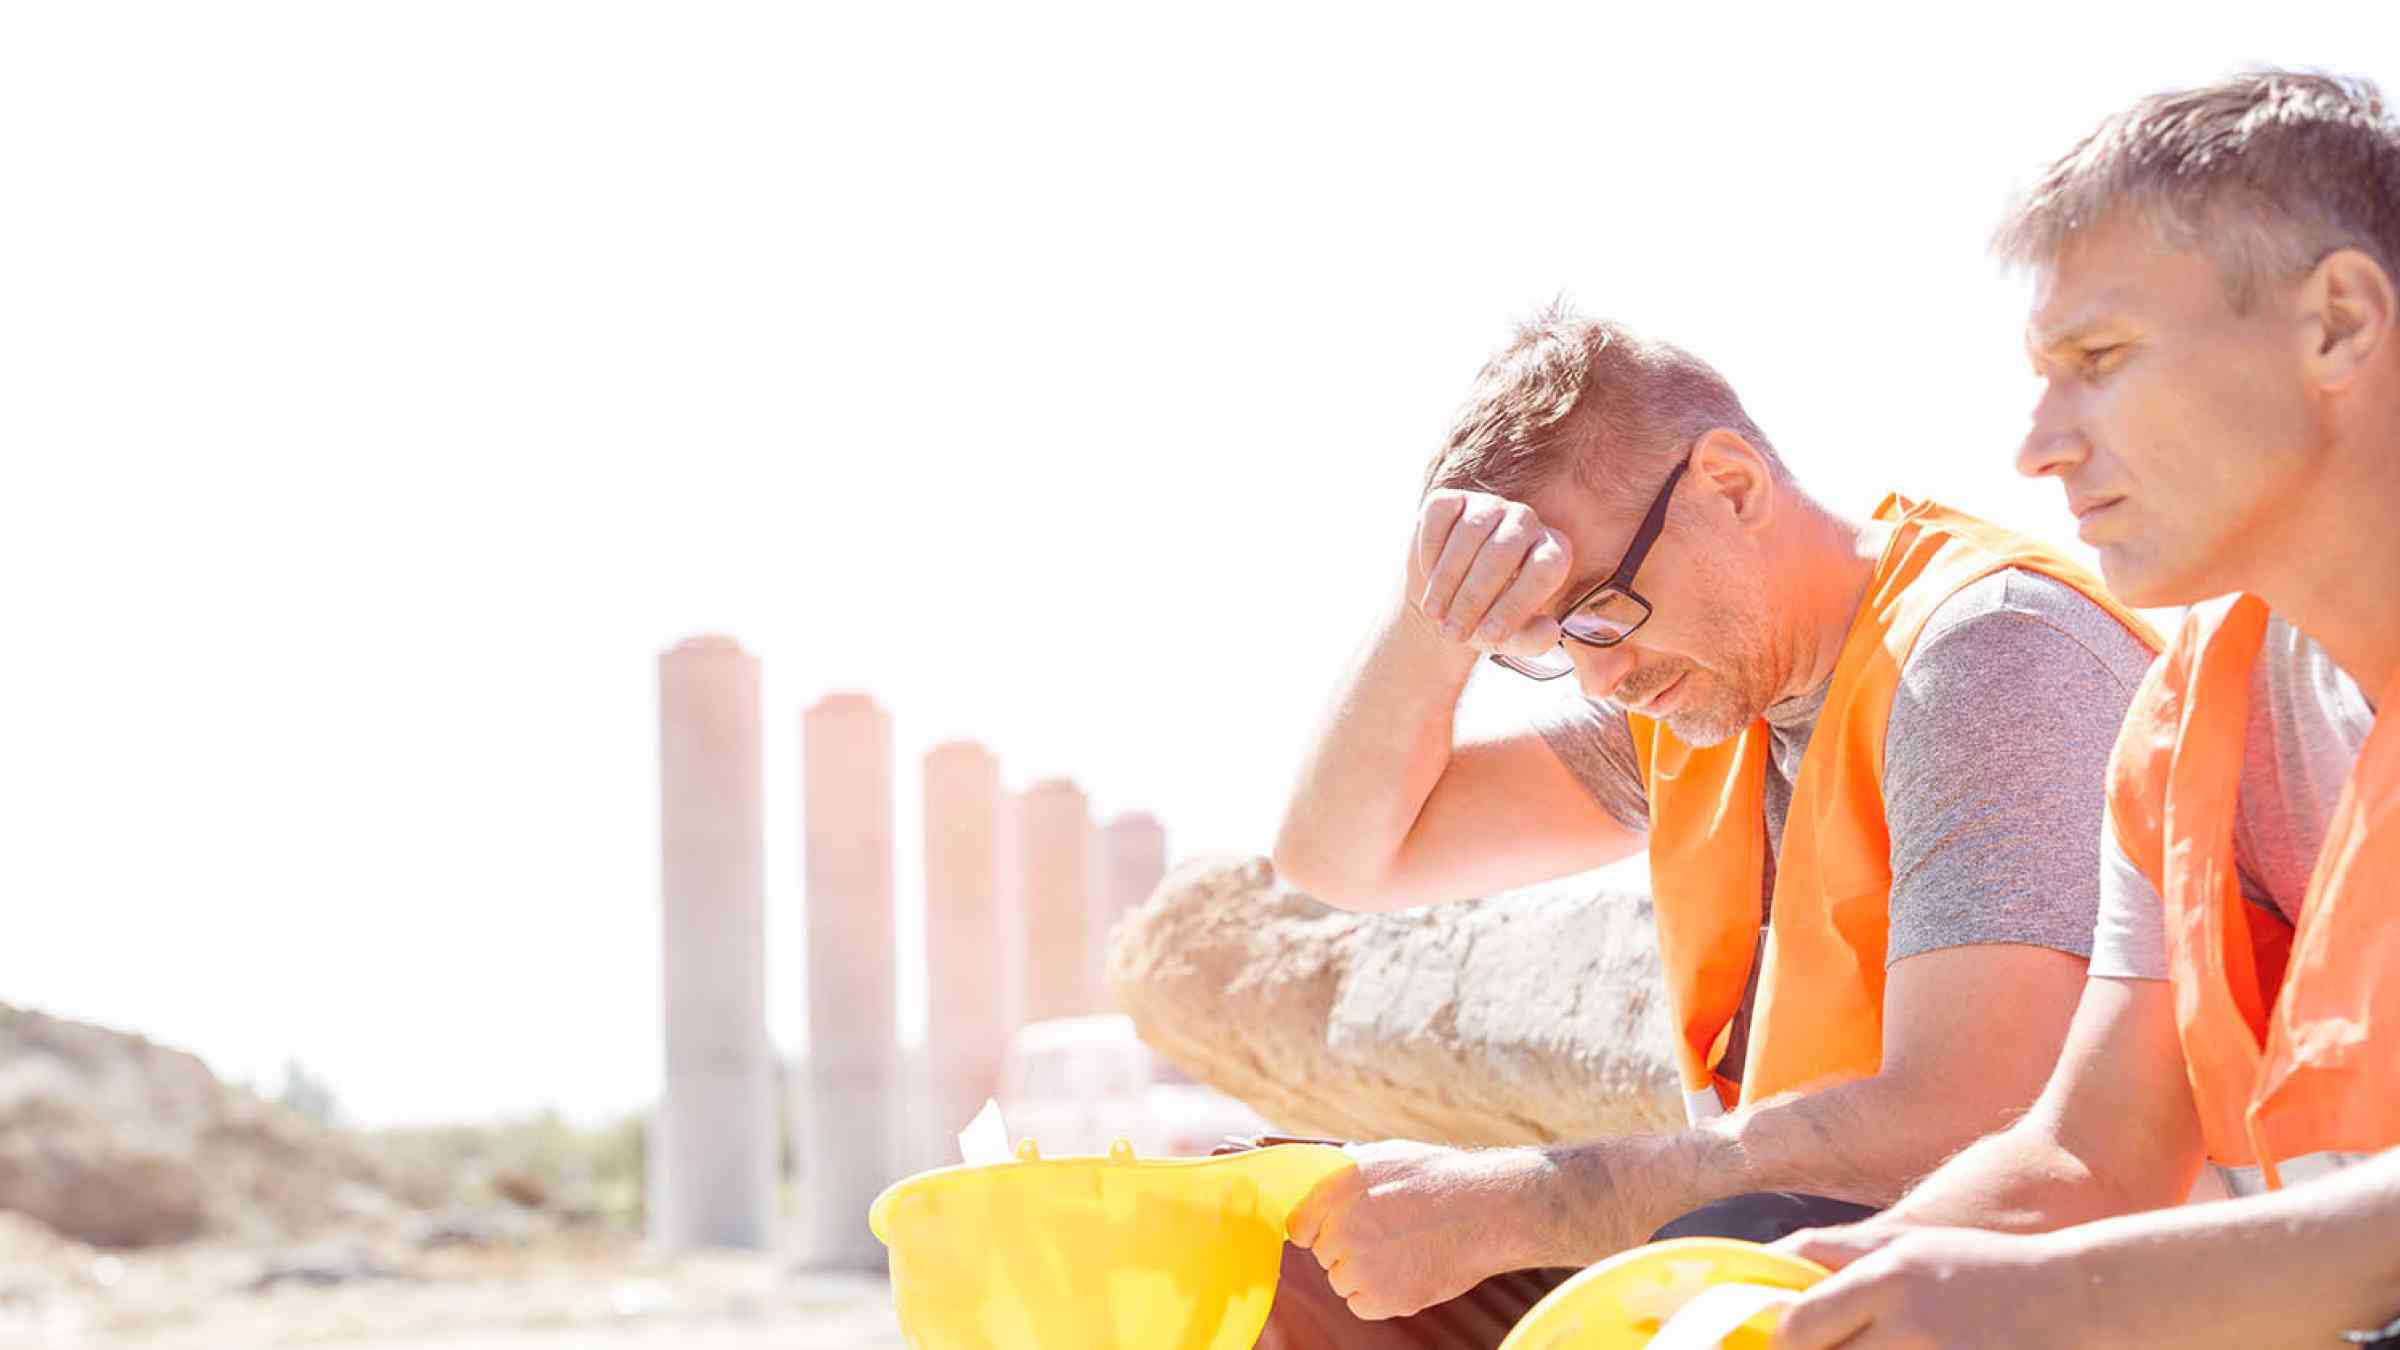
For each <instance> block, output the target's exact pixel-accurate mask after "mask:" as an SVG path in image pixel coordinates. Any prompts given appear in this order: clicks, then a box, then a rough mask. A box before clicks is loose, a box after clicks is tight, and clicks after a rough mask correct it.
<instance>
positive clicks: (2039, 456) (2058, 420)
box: [2017, 380, 2092, 478]
mask: <svg viewBox="0 0 2400 1350" xmlns="http://www.w3.org/2000/svg"><path fill="white" fill-rule="evenodd" d="M2091 450H2092V446H2091V442H2090V441H2088V440H2086V439H2084V435H2083V432H2082V430H2081V429H2080V428H2079V427H2078V426H2077V425H2076V419H2075V417H2074V410H2073V408H2072V407H2071V406H2070V399H2069V396H2068V394H2067V393H2065V392H2063V391H2061V390H2060V388H2059V386H2058V383H2057V382H2056V381H2054V380H2053V381H2046V382H2044V384H2043V386H2042V396H2041V398H2039V399H2038V400H2036V401H2035V402H2034V405H2033V422H2032V425H2030V426H2028V427H2027V428H2026V429H2025V440H2024V442H2023V443H2022V444H2020V445H2019V446H2018V447H2017V472H2018V473H2021V474H2023V475H2025V476H2026V477H2027V478H2041V477H2043V476H2045V475H2055V476H2063V475H2065V474H2066V472H2067V471H2068V470H2069V469H2072V468H2074V467H2075V466H2076V465H2078V464H2081V463H2082V462H2083V461H2084V459H2085V458H2086V457H2088V456H2089V455H2090V454H2091Z"/></svg>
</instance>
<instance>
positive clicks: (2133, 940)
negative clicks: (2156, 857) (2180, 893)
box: [2091, 826, 2167, 980]
mask: <svg viewBox="0 0 2400 1350" xmlns="http://www.w3.org/2000/svg"><path fill="white" fill-rule="evenodd" d="M2091 973H2092V974H2093V975H2095V976H2107V977H2110V978H2113V979H2120V980H2163V979H2165V978H2167V914H2166V902H2165V901H2163V900H2161V899H2160V898H2159V894H2158V888H2157V887H2155V886H2153V885H2151V884H2150V878H2148V877H2146V876H2143V875H2142V869H2140V868H2139V867H2136V866H2134V865H2133V859H2131V858H2128V857H2126V856H2125V850H2124V849H2122V848H2119V847H2118V846H2117V837H2116V834H2115V833H2114V832H2113V831H2111V830H2109V829H2108V828H2106V827H2105V826H2103V827H2102V828H2101V831H2100V917H2099V919H2098V920H2097V922H2095V923H2094V925H2093V928H2092V968H2091Z"/></svg>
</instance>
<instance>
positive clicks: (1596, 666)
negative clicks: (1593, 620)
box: [1567, 642, 1635, 699]
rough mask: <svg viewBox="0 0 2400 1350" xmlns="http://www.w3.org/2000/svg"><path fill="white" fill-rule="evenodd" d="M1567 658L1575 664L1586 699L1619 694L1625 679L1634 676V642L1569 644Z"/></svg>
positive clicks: (1578, 680) (1576, 675) (1576, 677)
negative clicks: (1608, 645) (1598, 644)
mask: <svg viewBox="0 0 2400 1350" xmlns="http://www.w3.org/2000/svg"><path fill="white" fill-rule="evenodd" d="M1567 657H1568V659H1570V660H1572V661H1573V662H1574V663H1575V683H1576V684H1577V685H1579V686H1581V687H1582V689H1583V696H1584V697H1585V698H1589V699H1604V698H1608V697H1610V696H1611V695H1614V694H1615V693H1616V692H1617V686H1618V685H1620V684H1623V683H1625V677H1626V676H1627V675H1630V674H1632V673H1633V667H1634V664H1635V662H1634V659H1633V646H1632V644H1631V643H1625V642H1620V643H1618V644H1617V645H1616V646H1614V647H1593V646H1589V645H1586V644H1584V643H1581V642H1570V643H1568V644H1567Z"/></svg>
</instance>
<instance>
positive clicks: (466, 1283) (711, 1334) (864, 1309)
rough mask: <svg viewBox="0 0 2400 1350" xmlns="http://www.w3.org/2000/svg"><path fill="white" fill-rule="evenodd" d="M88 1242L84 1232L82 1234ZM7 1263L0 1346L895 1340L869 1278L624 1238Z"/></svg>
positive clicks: (191, 1348)
mask: <svg viewBox="0 0 2400 1350" xmlns="http://www.w3.org/2000/svg"><path fill="white" fill-rule="evenodd" d="M86 1250H87V1251H88V1250H89V1249H86ZM81 1264H82V1266H83V1268H82V1269H80V1270H61V1269H59V1268H58V1267H57V1266H56V1265H55V1264H52V1265H51V1267H50V1271H49V1277H48V1278H42V1279H28V1278H24V1277H22V1273H21V1268H20V1269H19V1270H11V1271H8V1272H7V1273H5V1274H0V1346H5V1347H12V1348H13V1347H20V1346H22V1347H29V1348H30V1347H44V1350H48V1348H50V1347H76V1348H77V1350H83V1348H85V1347H92V1348H95V1350H97V1348H99V1347H106V1348H108V1350H120V1348H121V1350H228V1348H229V1347H244V1348H246V1347H259V1348H260V1350H268V1348H270V1347H287V1346H288V1347H298V1346H314V1347H325V1348H326V1350H401V1347H411V1348H412V1350H414V1348H416V1347H424V1348H426V1350H566V1348H567V1347H571V1346H576V1347H580V1346H593V1347H601V1348H602V1350H611V1348H613V1347H620V1346H622V1347H632V1346H669V1345H673V1346H683V1347H691V1348H692V1350H765V1347H769V1346H773V1347H777V1350H887V1348H888V1350H898V1347H900V1346H901V1345H902V1344H903V1342H902V1340H901V1339H900V1333H899V1329H898V1326H897V1325H896V1324H895V1322H894V1321H893V1318H892V1311H891V1297H890V1293H889V1291H888V1289H887V1288H886V1286H885V1285H884V1283H883V1281H882V1280H881V1279H880V1278H877V1277H873V1276H866V1275H837V1274H828V1273H817V1272H807V1271H800V1270H795V1269H793V1268H792V1267H791V1266H790V1264H789V1263H788V1262H787V1261H785V1260H783V1259H780V1258H777V1257H773V1256H768V1255H763V1254H752V1253H734V1252H722V1253H716V1252H711V1253H697V1254H679V1255H670V1254H666V1253H662V1252H657V1251H654V1250H651V1249H649V1248H646V1247H643V1246H641V1245H639V1244H638V1243H634V1242H631V1241H629V1240H627V1239H624V1238H617V1237H606V1236H600V1235H586V1236H581V1237H577V1236H571V1235H561V1236H554V1237H550V1238H547V1239H545V1240H543V1241H540V1242H538V1243H530V1244H515V1245H508V1246H498V1247H482V1248H457V1249H446V1250H437V1251H430V1252H419V1253H411V1254H406V1255H403V1256H399V1257H397V1258H394V1257H392V1256H389V1255H386V1254H378V1253H377V1252H374V1251H372V1250H368V1249H364V1248H342V1247H319V1248H306V1249H299V1250H292V1249H276V1250H269V1249H259V1248H251V1247H239V1246H212V1245H207V1244H189V1245H186V1246H182V1247H176V1248H168V1249H159V1250H152V1251H130V1252H119V1253H94V1254H92V1255H91V1256H89V1257H88V1258H87V1259H86V1260H85V1261H83V1262H82V1263H81Z"/></svg>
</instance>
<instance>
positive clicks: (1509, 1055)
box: [1108, 856, 1683, 1144]
mask: <svg viewBox="0 0 2400 1350" xmlns="http://www.w3.org/2000/svg"><path fill="white" fill-rule="evenodd" d="M1108 979H1109V985H1110V989H1111V992H1112V993H1113V994H1114V996H1115V998H1116V1001H1117V1004H1118V1006H1119V1007H1121V1008H1123V1009H1124V1010H1125V1011H1126V1012H1127V1013H1129V1014H1131V1015H1132V1017H1133V1020H1134V1025H1135V1026H1136V1027H1137V1028H1138V1029H1139V1031H1140V1033H1141V1036H1142V1039H1143V1040H1145V1041H1147V1042H1148V1043H1149V1044H1150V1045H1151V1046H1152V1047H1153V1048H1155V1049H1157V1050H1158V1051H1159V1052H1160V1053H1161V1054H1164V1055H1165V1056H1166V1057H1167V1058H1169V1059H1171V1060H1173V1061H1174V1062H1175V1063H1177V1064H1179V1065H1181V1066H1182V1067H1183V1068H1184V1069H1185V1070H1187V1071H1188V1072H1190V1073H1191V1074H1192V1075H1193V1076H1194V1077H1196V1078H1198V1079H1200V1080H1202V1081H1204V1082H1207V1083H1210V1084H1213V1085H1215V1086H1216V1087H1218V1088H1221V1089H1223V1090H1224V1091H1226V1092H1229V1093H1231V1094H1232V1095H1234V1096H1235V1097H1238V1098H1240V1099H1242V1100H1243V1101H1245V1102H1248V1103H1249V1104H1250V1105H1251V1106H1253V1107H1255V1108H1257V1110H1258V1111H1259V1112H1260V1113H1262V1114H1263V1115H1265V1116H1266V1117H1267V1118H1268V1119H1270V1120H1273V1121H1276V1122H1277V1123H1278V1124H1280V1125H1281V1126H1283V1127H1284V1128H1286V1129H1290V1130H1293V1131H1295V1132H1300V1133H1306V1134H1323V1135H1331V1136H1335V1137H1339V1138H1347V1139H1371V1138H1391V1137H1398V1138H1413V1139H1424V1140H1430V1141H1435V1142H1441V1143H1452V1144H1513V1143H1546V1142H1553V1141H1559V1140H1567V1139H1575V1138H1583V1137H1589V1136H1592V1135H1598V1134H1624V1133H1637V1132H1642V1133H1647V1132H1654V1131H1659V1130H1665V1129H1671V1128H1675V1127H1677V1126H1679V1125H1681V1123H1682V1121H1683V1108H1682V1093H1681V1092H1680V1090H1679V1089H1678V1086H1677V1083H1676V1076H1675V1069H1674V1063H1673V1061H1672V1059H1671V1058H1670V1056H1669V1047H1670V1046H1671V1045H1672V1043H1673V1038H1672V1032H1671V1030H1670V1022H1669V1019H1668V1016H1667V1009H1666V1001H1665V993H1664V990H1663V988H1662V986H1661V984H1660V979H1659V964H1658V942H1657V937H1656V933H1655V931H1654V929H1653V927H1652V923H1651V917H1650V902H1649V899H1648V897H1646V896H1642V895H1638V894H1626V893H1607V892H1602V891H1599V890H1597V889H1596V888H1595V887H1593V886H1592V885H1591V884H1589V883H1588V882H1576V881H1572V880H1570V881H1567V882H1561V883H1554V884H1552V885H1547V886H1542V887H1536V888H1533V889H1529V890H1523V891H1513V892H1509V893H1507V894H1504V895H1498V896H1493V897H1491V898H1489V899H1485V900H1479V901H1471V902H1463V903H1459V904H1451V905H1434V906H1428V907H1426V908H1422V909H1413V910H1404V911H1402V912H1399V913H1395V914H1350V913H1346V912H1343V911H1340V910H1336V909H1332V908H1329V907H1327V906H1325V905H1323V904H1320V903H1319V902H1317V901H1316V900H1313V899H1311V898H1309V897H1308V896H1306V895H1304V894H1302V893H1300V892H1298V891H1295V890H1292V889H1291V888H1289V887H1287V886H1285V885H1283V884H1281V883H1280V882H1279V881H1278V880H1277V879H1276V876H1275V869H1274V866H1273V864H1272V863H1270V862H1269V861H1268V860H1267V859H1265V858H1238V857H1231V856H1217V857H1203V858H1198V859H1194V860H1193V861H1190V862H1187V863H1185V864H1184V865H1182V866H1181V867H1178V868H1177V869H1176V870H1175V871H1174V872H1172V873H1170V874H1169V875H1168V876H1167V878H1166V880H1164V881H1163V882H1161V883H1160V884H1159V887H1158V889H1157V890H1156V891H1155V892H1153V893H1152V894H1151V896H1150V898H1149V900H1148V901H1146V902H1145V903H1143V904H1142V905H1141V906H1140V907H1139V908H1138V909H1136V910H1134V911H1133V912H1132V913H1131V914H1128V915H1127V916H1126V917H1125V918H1124V919H1122V920H1120V921H1119V923H1118V924H1117V927H1116V929H1115V931H1114V932H1113V933H1112V934H1111V939H1110V944H1109V956H1108Z"/></svg>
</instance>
